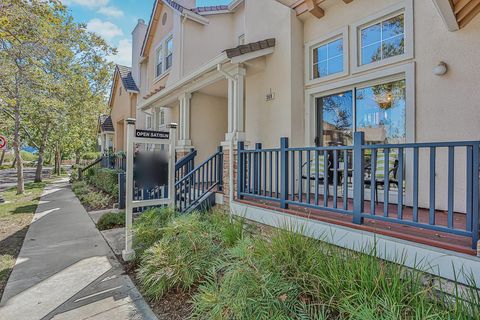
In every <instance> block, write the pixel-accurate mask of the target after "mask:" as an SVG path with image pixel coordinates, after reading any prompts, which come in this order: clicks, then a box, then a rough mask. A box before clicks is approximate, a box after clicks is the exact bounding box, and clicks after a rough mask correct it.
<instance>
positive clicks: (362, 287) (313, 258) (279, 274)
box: [193, 228, 479, 320]
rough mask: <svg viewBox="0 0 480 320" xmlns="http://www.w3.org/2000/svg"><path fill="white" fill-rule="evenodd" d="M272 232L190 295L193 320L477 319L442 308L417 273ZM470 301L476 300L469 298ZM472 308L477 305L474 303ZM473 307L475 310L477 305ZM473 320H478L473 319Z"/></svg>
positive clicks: (230, 257)
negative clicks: (192, 296) (192, 295)
mask: <svg viewBox="0 0 480 320" xmlns="http://www.w3.org/2000/svg"><path fill="white" fill-rule="evenodd" d="M300 233H305V230H298V229H295V230H294V229H293V228H291V231H285V230H275V231H273V233H272V234H271V236H270V238H269V239H268V240H264V239H261V238H259V237H256V238H253V239H250V238H248V237H246V238H245V237H244V238H243V239H242V240H240V241H239V242H238V243H237V245H236V246H234V247H232V248H231V249H229V250H228V251H227V253H226V258H225V260H224V262H223V263H222V264H218V265H216V266H215V268H212V269H211V270H210V272H209V275H208V277H207V278H206V280H205V281H204V282H203V283H202V285H201V286H200V287H199V291H198V293H197V294H196V295H195V296H194V298H193V301H194V309H193V318H195V319H219V320H223V319H225V320H227V319H365V320H367V319H399V320H400V319H472V318H473V319H475V316H476V315H475V313H474V312H472V311H474V310H478V309H475V307H472V306H469V305H471V302H472V299H471V297H472V293H469V295H470V299H468V300H469V301H470V302H466V301H463V302H461V303H459V302H458V301H460V300H461V299H462V298H461V297H460V296H459V295H457V298H455V301H456V303H458V304H459V305H455V303H450V304H445V303H442V299H439V298H438V292H437V291H436V290H435V289H434V288H433V287H430V286H426V285H425V283H424V282H425V281H423V278H422V277H423V275H422V273H420V272H417V271H413V270H411V269H408V268H405V267H403V266H402V265H401V264H400V262H401V260H399V261H398V262H399V263H391V262H386V261H383V260H380V259H378V258H376V255H375V252H374V251H367V252H364V253H355V252H352V251H348V250H345V249H341V248H338V247H335V246H332V245H329V244H327V243H325V242H322V241H318V240H314V239H312V238H309V237H305V236H303V235H301V234H300ZM473 300H475V299H473ZM475 301H477V302H478V301H479V300H478V299H476V300H475ZM477 308H478V306H477ZM477 318H478V316H477Z"/></svg>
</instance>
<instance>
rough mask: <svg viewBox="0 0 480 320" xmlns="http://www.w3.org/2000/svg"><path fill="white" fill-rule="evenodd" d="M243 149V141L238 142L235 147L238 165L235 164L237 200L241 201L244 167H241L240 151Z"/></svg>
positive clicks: (241, 157) (241, 156)
mask: <svg viewBox="0 0 480 320" xmlns="http://www.w3.org/2000/svg"><path fill="white" fill-rule="evenodd" d="M244 149H245V143H244V142H243V141H238V146H237V158H238V164H237V199H239V200H240V199H243V196H242V192H243V186H244V182H245V179H244V177H245V166H244V165H243V155H242V153H241V151H243V150H244Z"/></svg>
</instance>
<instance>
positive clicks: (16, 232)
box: [0, 182, 46, 297]
mask: <svg viewBox="0 0 480 320" xmlns="http://www.w3.org/2000/svg"><path fill="white" fill-rule="evenodd" d="M45 185H46V182H43V183H29V184H26V185H25V194H23V195H17V191H16V189H15V188H13V189H9V190H7V191H5V192H3V193H2V196H3V198H4V199H5V200H6V201H7V203H4V204H0V297H1V295H2V293H3V289H4V287H5V284H6V282H7V279H8V276H9V275H10V272H11V270H12V268H13V266H14V265H15V260H16V257H17V256H18V253H19V252H20V248H21V247H22V243H23V239H24V238H25V234H26V233H27V230H28V226H29V224H30V222H31V221H32V218H33V215H34V213H35V210H36V209H37V205H38V201H39V199H40V195H41V194H42V191H43V189H44V188H45Z"/></svg>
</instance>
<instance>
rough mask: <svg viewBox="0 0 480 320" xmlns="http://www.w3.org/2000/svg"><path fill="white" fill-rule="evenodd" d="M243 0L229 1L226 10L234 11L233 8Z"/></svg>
mask: <svg viewBox="0 0 480 320" xmlns="http://www.w3.org/2000/svg"><path fill="white" fill-rule="evenodd" d="M244 1H245V0H233V1H232V2H230V4H229V5H228V10H229V11H235V9H237V7H238V6H239V5H240V4H241V3H243V2H244Z"/></svg>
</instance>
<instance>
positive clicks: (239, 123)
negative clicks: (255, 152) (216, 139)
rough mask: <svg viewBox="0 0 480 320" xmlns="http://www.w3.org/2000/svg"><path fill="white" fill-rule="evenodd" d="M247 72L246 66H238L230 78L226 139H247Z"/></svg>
mask: <svg viewBox="0 0 480 320" xmlns="http://www.w3.org/2000/svg"><path fill="white" fill-rule="evenodd" d="M245 74H246V70H245V69H244V68H241V67H238V68H236V69H235V70H234V71H233V72H231V76H232V78H229V79H228V133H227V134H226V135H225V140H226V141H230V139H231V137H232V136H233V135H235V136H234V137H233V138H234V140H235V141H236V142H237V141H244V140H245V125H244V118H245V84H244V83H245Z"/></svg>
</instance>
